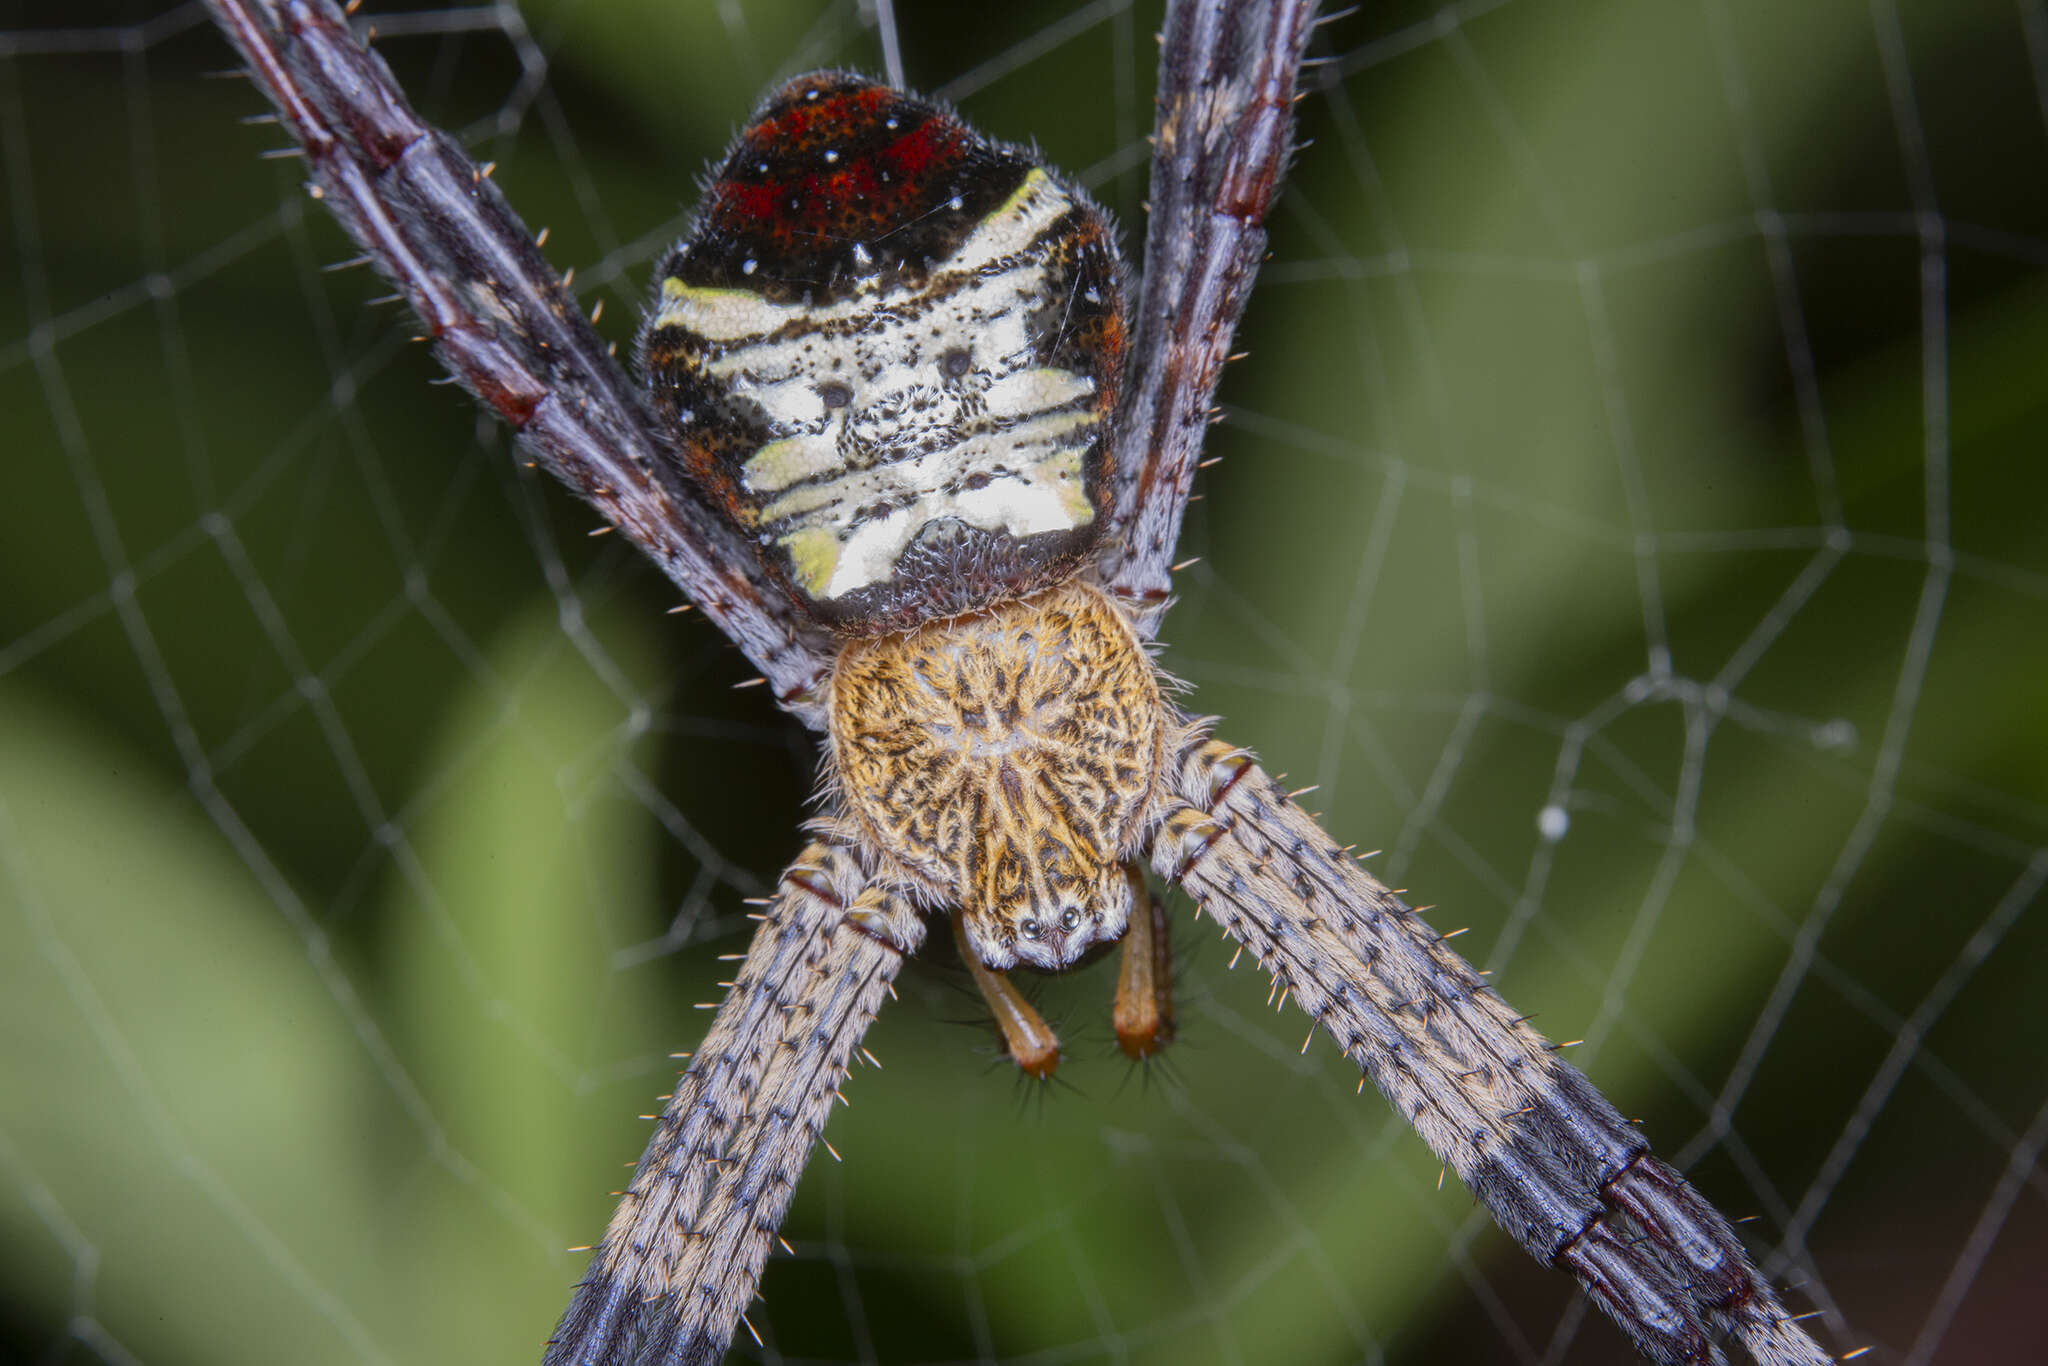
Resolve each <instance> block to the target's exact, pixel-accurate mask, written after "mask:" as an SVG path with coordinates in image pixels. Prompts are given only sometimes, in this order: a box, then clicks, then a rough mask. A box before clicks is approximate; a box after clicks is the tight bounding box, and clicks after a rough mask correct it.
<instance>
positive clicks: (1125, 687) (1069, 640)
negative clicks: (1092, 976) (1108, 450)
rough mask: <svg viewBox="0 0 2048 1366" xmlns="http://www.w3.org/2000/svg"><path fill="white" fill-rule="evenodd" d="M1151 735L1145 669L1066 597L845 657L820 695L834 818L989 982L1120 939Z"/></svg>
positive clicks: (1156, 753)
mask: <svg viewBox="0 0 2048 1366" xmlns="http://www.w3.org/2000/svg"><path fill="white" fill-rule="evenodd" d="M1165 732H1166V713H1165V710H1164V707H1163V704H1162V702H1161V699H1160V694H1159V684H1158V679H1157V677H1156V675H1155V674H1154V672H1153V669H1152V664H1151V661H1150V660H1149V659H1148V658H1147V657H1146V655H1145V652H1144V650H1143V649H1142V648H1141V647H1140V646H1139V644H1138V641H1137V638H1136V637H1135V636H1134V635H1133V634H1132V632H1131V628H1130V626H1129V625H1128V624H1127V622H1126V621H1125V619H1124V616H1123V614H1122V613H1121V612H1120V611H1119V610H1118V609H1117V608H1116V606H1115V605H1114V604H1112V603H1111V602H1110V601H1109V599H1108V598H1107V597H1106V596H1104V594H1103V593H1102V592H1101V590H1099V589H1096V588H1093V587H1090V586H1088V585H1085V584H1081V583H1078V582H1070V583H1067V584H1065V585H1063V586H1060V587H1057V588H1053V589H1050V590H1048V591H1046V592H1043V593H1040V594H1038V595H1037V596H1035V597H1031V598H1028V599H1024V600H1021V601H1013V602H1007V603H1003V604H1001V605H999V606H997V607H994V608H991V609H989V610H987V611H985V612H981V613H976V614H974V615H971V616H966V617H961V618H956V619H953V620H950V621H944V622H934V623H930V624H927V625H925V626H923V627H920V628H918V629H916V630H913V631H909V632H903V633H899V634H895V635H889V636H880V637H876V638H873V639H871V640H863V641H856V642H853V643H851V644H849V645H848V646H847V647H846V649H845V650H844V651H843V652H842V653H841V655H840V659H839V664H838V668H837V669H836V671H835V672H834V675H833V681H832V754H833V758H834V762H835V765H836V768H837V773H838V778H839V784H840V788H841V794H842V797H843V799H844V801H845V805H846V808H847V811H848V814H849V816H850V817H851V819H853V820H855V821H856V822H858V823H859V825H860V827H861V834H862V836H863V838H864V839H865V840H866V841H867V842H868V843H870V844H871V845H872V846H873V847H875V848H878V849H881V850H883V851H885V852H886V853H887V854H888V855H889V857H890V858H891V859H893V860H894V861H895V863H896V864H897V865H898V866H899V867H900V869H901V870H902V871H903V873H904V874H905V875H906V876H908V877H909V878H911V879H913V880H914V881H915V882H916V883H917V884H919V885H920V886H922V887H923V888H924V890H925V891H926V892H927V893H928V894H929V895H931V896H932V897H933V898H935V899H938V900H942V901H945V902H948V903H952V904H956V905H958V906H959V907H960V908H961V910H962V912H963V915H964V918H965V920H966V928H967V936H968V941H969V943H970V944H971V945H972V946H973V948H974V951H975V953H976V954H977V955H978V956H979V957H980V958H981V959H982V961H983V962H985V963H987V964H988V965H989V966H990V967H994V968H1008V967H1012V966H1014V965H1015V964H1017V963H1019V962H1023V963H1028V964H1030V965H1032V966H1034V967H1042V968H1059V967H1065V966H1067V965H1069V964H1071V963H1073V962H1074V961H1075V960H1076V959H1077V958H1079V957H1080V956H1081V955H1082V954H1083V953H1085V952H1086V951H1087V950H1088V949H1089V948H1090V947H1091V946H1093V945H1094V944H1097V943H1101V942H1104V941H1108V940H1113V939H1116V938H1118V937H1120V936H1121V935H1122V934H1123V932H1124V928H1125V925H1126V924H1127V922H1128V920H1129V915H1130V904H1131V887H1130V883H1129V880H1128V879H1127V878H1126V876H1125V874H1124V870H1123V861H1124V860H1125V859H1126V858H1128V857H1129V856H1130V855H1131V854H1132V853H1134V852H1135V845H1136V844H1137V843H1138V841H1139V840H1140V838H1141V837H1142V834H1143V830H1144V823H1145V819H1146V816H1147V814H1148V813H1149V811H1150V810H1151V807H1152V804H1153V799H1154V795H1155V790H1156V787H1157V783H1158V775H1159V771H1160V765H1161V755H1162V753H1163V750H1164V745H1165Z"/></svg>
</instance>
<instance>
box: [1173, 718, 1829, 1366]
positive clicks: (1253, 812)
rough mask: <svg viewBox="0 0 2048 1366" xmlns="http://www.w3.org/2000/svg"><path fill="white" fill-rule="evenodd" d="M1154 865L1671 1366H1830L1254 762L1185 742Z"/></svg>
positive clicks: (1519, 1229)
mask: <svg viewBox="0 0 2048 1366" xmlns="http://www.w3.org/2000/svg"><path fill="white" fill-rule="evenodd" d="M1177 786H1178V797H1179V799H1180V801H1181V803H1183V804H1182V805H1181V806H1179V807H1178V808H1177V809H1175V810H1173V811H1172V812H1171V813H1170V814H1169V815H1168V817H1167V819H1166V821H1165V823H1164V824H1163V825H1162V826H1161V827H1160V829H1159V832H1158V834H1157V835H1156V836H1155V838H1154V842H1153V846H1152V864H1153V867H1154V868H1155V869H1156V870H1157V871H1158V872H1159V873H1160V874H1161V875H1162V876H1164V877H1166V878H1168V879H1170V880H1172V881H1174V882H1177V883H1179V884H1180V885H1181V886H1182V887H1183V888H1185V889H1186V890H1187V891H1188V892H1189V894H1190V895H1192V896H1193V897H1194V898H1195V900H1196V901H1197V902H1198V903H1199V904H1200V905H1201V908H1202V909H1203V910H1205V911H1207V912H1209V913H1210V914H1211V915H1213V916H1214V917H1215V918H1216V919H1217V920H1218V921H1219V922H1220V923H1221V924H1222V925H1223V927H1224V928H1225V929H1226V930H1227V931H1229V933H1230V934H1231V935H1232V936H1233V937H1235V938H1236V939H1238V940H1239V941H1240V942H1242V943H1244V944H1245V945H1247V946H1248V947H1250V948H1251V949H1252V951H1253V952H1254V953H1256V954H1257V955H1258V958H1259V961H1260V963H1261V964H1262V965H1263V966H1264V967H1265V968H1266V970H1267V971H1268V972H1270V973H1271V974H1272V975H1273V978H1274V980H1275V981H1276V982H1278V983H1279V984H1280V985H1281V986H1282V987H1283V988H1284V989H1285V990H1286V991H1288V992H1289V993H1290V994H1291V995H1292V996H1293V999H1294V1000H1295V1002H1296V1003H1297V1004H1298V1005H1300V1007H1301V1008H1302V1009H1303V1010H1304V1011H1306V1012H1308V1014H1309V1016H1310V1017H1311V1018H1312V1019H1314V1020H1315V1021H1316V1022H1317V1023H1318V1024H1319V1025H1321V1026H1322V1028H1323V1029H1324V1030H1325V1031H1326V1032H1328V1033H1329V1034H1330V1036H1331V1037H1332V1038H1334V1039H1336V1040H1337V1042H1338V1044H1339V1046H1340V1047H1342V1048H1343V1049H1344V1051H1345V1053H1346V1054H1347V1055H1348V1056H1349V1057H1351V1058H1353V1059H1355V1060H1356V1061H1357V1062H1358V1063H1359V1064H1360V1065H1361V1066H1362V1067H1363V1068H1364V1069H1365V1072H1366V1074H1367V1075H1368V1076H1370V1077H1371V1078H1372V1080H1373V1084H1374V1085H1376V1086H1378V1087H1379V1089H1380V1091H1381V1092H1382V1093H1383V1094H1384V1095H1385V1096H1386V1097H1387V1099H1389V1100H1390V1101H1392V1102H1393V1103H1394V1104H1395V1106H1396V1107H1398V1108H1399V1109H1400V1111H1401V1113H1402V1114H1403V1115H1404V1116H1406V1117H1407V1119H1408V1121H1409V1123H1411V1124H1412V1125H1414V1126H1415V1130H1416V1132H1417V1133H1419V1134H1421V1135H1422V1138H1423V1141H1424V1142H1426V1143H1428V1144H1429V1146H1430V1149H1431V1150H1432V1151H1434V1152H1435V1153H1436V1154H1437V1155H1438V1156H1439V1157H1441V1158H1442V1159H1443V1160H1444V1161H1445V1162H1446V1163H1447V1164H1449V1166H1450V1167H1451V1168H1452V1169H1453V1170H1455V1171H1456V1172H1457V1173H1458V1175H1459V1177H1460V1178H1462V1179H1463V1180H1464V1182H1465V1184H1466V1185H1467V1186H1469V1187H1471V1189H1472V1191H1473V1192H1474V1193H1475V1194H1476V1195H1477V1196H1478V1197H1479V1198H1480V1199H1481V1200H1482V1201H1484V1202H1485V1203H1486V1206H1487V1208H1488V1209H1489V1210H1490V1211H1492V1213H1493V1217H1494V1218H1495V1219H1496V1220H1497V1221H1498V1222H1499V1223H1500V1226H1501V1227H1502V1228H1504V1229H1506V1230H1507V1232H1508V1233H1509V1235H1510V1236H1512V1237H1513V1238H1514V1239H1515V1240H1516V1241H1517V1242H1519V1243H1521V1245H1522V1246H1523V1247H1524V1248H1526V1249H1528V1251H1529V1253H1530V1255H1532V1256H1534V1257H1535V1258H1536V1259H1537V1260H1538V1261H1540V1262H1542V1263H1544V1264H1545V1265H1546V1266H1552V1267H1559V1268H1562V1269H1564V1270H1568V1271H1570V1272H1571V1273H1572V1275H1574V1276H1576V1277H1577V1278H1578V1280H1579V1282H1580V1283H1581V1284H1582V1285H1584V1286H1585V1287H1586V1291H1587V1293H1588V1294H1590V1295H1591V1296H1592V1297H1593V1300H1594V1302H1595V1303H1596V1304H1598V1305H1599V1306H1600V1307H1601V1308H1602V1309H1603V1310H1605V1311H1606V1312H1607V1313H1608V1314H1609V1315H1611V1316H1612V1317H1613V1318H1614V1320H1615V1321H1616V1322H1617V1323H1619V1324H1620V1325H1621V1327H1622V1329H1623V1330H1624V1331H1625V1332H1627V1333H1628V1335H1629V1336H1630V1338H1632V1339H1633V1340H1634V1342H1635V1344H1636V1347H1637V1349H1638V1350H1639V1351H1640V1352H1642V1354H1643V1355H1644V1356H1645V1357H1646V1358H1648V1359H1649V1360H1651V1361H1653V1362H1657V1363H1659V1366H1678V1364H1679V1363H1687V1364H1688V1366H1690V1364H1691V1363H1714V1364H1715V1366H1720V1364H1721V1363H1725V1361H1726V1360H1727V1358H1726V1357H1725V1356H1724V1354H1723V1353H1722V1350H1721V1347H1720V1346H1719V1342H1718V1339H1719V1338H1720V1337H1721V1335H1722V1334H1723V1333H1732V1334H1733V1336H1734V1337H1735V1338H1736V1339H1737V1340H1738V1341H1740V1342H1741V1343H1742V1345H1743V1346H1744V1348H1745V1349H1747V1351H1748V1352H1749V1354H1750V1355H1751V1356H1752V1357H1753V1358H1754V1359H1755V1360H1756V1361H1758V1362H1759V1363H1763V1366H1820V1363H1824V1362H1828V1361H1831V1360H1833V1358H1832V1357H1830V1356H1829V1355H1828V1354H1827V1353H1825V1352H1823V1351H1822V1350H1821V1349H1820V1348H1819V1347H1818V1346H1817V1345H1816V1344H1815V1343H1814V1341H1813V1340H1812V1338H1810V1337H1808V1336H1807V1334H1806V1332H1805V1330H1804V1329H1803V1328H1801V1327H1800V1326H1799V1325H1798V1324H1797V1323H1795V1322H1792V1321H1791V1320H1789V1319H1788V1318H1787V1317H1786V1315H1785V1311H1784V1309H1783V1307H1782V1306H1781V1305H1780V1304H1779V1302H1778V1299H1777V1296H1776V1294H1775V1293H1774V1292H1773V1290H1772V1289H1771V1287H1770V1285H1769V1284H1768V1283H1767V1282H1765V1281H1764V1279H1763V1278H1762V1277H1761V1276H1760V1275H1758V1273H1757V1271H1756V1269H1755V1268H1754V1267H1753V1266H1751V1265H1750V1262H1749V1259H1748V1256H1747V1255H1746V1254H1745V1252H1744V1251H1743V1248H1742V1244H1741V1242H1740V1240H1739V1239H1738V1238H1737V1237H1736V1235H1735V1231H1734V1230H1733V1229H1732V1228H1731V1227H1729V1225H1728V1221H1727V1220H1725V1219H1723V1218H1722V1217H1721V1216H1720V1214H1718V1213H1717V1212H1715V1210H1714V1209H1713V1208H1712V1207H1711V1206H1710V1205H1708V1204H1707V1203H1706V1201H1705V1200H1703V1199H1701V1198H1700V1196H1699V1195H1698V1193H1697V1192H1695V1191H1694V1190H1693V1189H1692V1188H1691V1187H1690V1186H1688V1185H1687V1184H1686V1183H1685V1181H1684V1179H1683V1178H1682V1177H1680V1176H1679V1175H1678V1173H1676V1172H1675V1171H1673V1170H1672V1169H1671V1168H1669V1167H1667V1166H1665V1165H1664V1164H1663V1163H1662V1162H1660V1161H1658V1160H1657V1159H1656V1158H1655V1157H1654V1156H1652V1155H1651V1153H1650V1151H1649V1147H1648V1145H1647V1144H1646V1143H1645V1142H1644V1141H1643V1139H1642V1137H1641V1136H1640V1135H1639V1134H1638V1133H1637V1132H1636V1131H1635V1130H1634V1129H1633V1128H1632V1127H1631V1126H1630V1125H1629V1124H1628V1123H1627V1122H1626V1121H1625V1120H1623V1119H1622V1117H1621V1116H1620V1115H1619V1114H1617V1113H1616V1112H1615V1110H1614V1107H1613V1106H1611V1105H1609V1104H1608V1103H1607V1101H1606V1100H1605V1099H1604V1098H1603V1097H1602V1096H1601V1095H1600V1093H1599V1092H1597V1091H1595V1090H1594V1089H1593V1087H1592V1085H1591V1083H1589V1082H1588V1081H1587V1080H1586V1079H1585V1078H1584V1077H1583V1076H1581V1075H1580V1074H1579V1073H1578V1072H1577V1071H1576V1070H1574V1069H1573V1068H1572V1067H1570V1066H1569V1065H1568V1064H1566V1063H1565V1062H1563V1061H1562V1060H1561V1059H1559V1058H1558V1057H1557V1056H1556V1055H1555V1051H1554V1050H1553V1048H1552V1046H1551V1045H1550V1044H1549V1043H1547V1042H1546V1041H1545V1040H1544V1038H1543V1036H1542V1035H1540V1034H1538V1033H1537V1032H1536V1031H1535V1030H1533V1029H1531V1028H1529V1026H1528V1025H1527V1024H1525V1023H1524V1022H1523V1021H1522V1020H1521V1018H1520V1017H1518V1016H1517V1015H1515V1013H1514V1012H1513V1011H1512V1010H1510V1009H1509V1008H1508V1006H1507V1005H1506V1003H1505V1002H1503V1001H1502V1000H1501V999H1500V997H1499V996H1498V995H1496V994H1495V993H1494V992H1493V991H1492V989H1491V988H1489V987H1488V986H1487V985H1486V983H1485V981H1484V980H1483V979H1482V978H1480V976H1479V975H1478V974H1477V973H1476V972H1475V971H1474V970H1473V969H1472V967H1471V965H1470V964H1468V963H1466V962H1465V960H1464V959H1462V958H1460V957H1459V956H1458V955H1457V954H1456V953H1454V952H1452V951H1451V949H1450V948H1449V946H1447V945H1446V944H1445V943H1444V941H1443V939H1442V938H1441V937H1440V936H1439V935H1438V934H1437V933H1436V932H1435V931H1434V930H1432V929H1430V928H1429V926H1428V925H1426V924H1424V923H1423V922H1422V920H1421V919H1420V918H1419V917H1417V916H1416V915H1415V913H1414V912H1413V911H1411V910H1410V909H1409V908H1408V907H1407V906H1405V905H1403V904H1402V903H1401V901H1400V900H1399V899H1398V898H1396V897H1395V896H1394V894H1393V893H1392V892H1390V891H1388V890H1387V889H1386V888H1385V887H1383V886H1381V885H1380V884H1379V883H1378V882H1377V881H1375V880H1374V879H1373V878H1372V877H1371V876H1369V875H1368V874H1367V873H1366V872H1365V871H1364V870H1363V869H1362V868H1360V867H1359V866H1358V864H1357V863H1356V862H1355V861H1354V860H1353V859H1352V858H1351V857H1350V856H1349V855H1347V854H1346V853H1345V852H1344V851H1343V850H1341V849H1339V848H1338V847H1337V846H1336V843H1335V841H1333V840H1331V838H1330V837H1329V836H1328V835H1326V834H1325V833H1323V831H1322V829H1321V828H1320V827H1318V826H1317V825H1316V823H1315V822H1314V821H1313V820H1311V819H1310V818H1309V816H1308V815H1307V813H1306V812H1304V811H1302V810H1301V809H1300V808H1299V807H1297V806H1295V805H1294V804H1293V803H1292V802H1290V801H1288V800H1287V797H1286V795H1285V794H1284V793H1283V792H1282V791H1281V790H1280V788H1279V786H1278V784H1276V783H1275V782H1274V781H1273V780H1272V779H1271V778H1270V777H1269V776H1267V774H1266V773H1264V772H1263V771H1262V770H1261V769H1260V768H1259V767H1258V765H1257V764H1256V763H1254V762H1253V761H1252V759H1251V758H1250V757H1249V756H1248V755H1246V754H1245V753H1244V751H1242V750H1239V749H1234V748H1232V747H1231V746H1229V745H1226V744H1222V743H1220V742H1217V741H1203V740H1201V739H1200V738H1199V737H1197V738H1195V739H1193V740H1191V741H1190V742H1189V743H1188V744H1187V746H1186V748H1185V749H1184V751H1183V753H1182V755H1181V757H1180V760H1179V764H1178V769H1177Z"/></svg>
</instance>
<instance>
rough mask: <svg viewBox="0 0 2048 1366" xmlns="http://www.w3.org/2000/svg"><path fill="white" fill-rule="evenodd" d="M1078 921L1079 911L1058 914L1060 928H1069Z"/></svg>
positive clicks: (1079, 920)
mask: <svg viewBox="0 0 2048 1366" xmlns="http://www.w3.org/2000/svg"><path fill="white" fill-rule="evenodd" d="M1080 923H1081V913H1080V912H1079V911H1068V912H1066V913H1065V914H1063V915H1062V916H1060V928H1061V929H1063V930H1071V929H1073V928H1074V926H1076V925H1078V924H1080Z"/></svg>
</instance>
